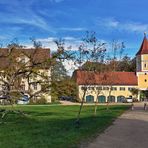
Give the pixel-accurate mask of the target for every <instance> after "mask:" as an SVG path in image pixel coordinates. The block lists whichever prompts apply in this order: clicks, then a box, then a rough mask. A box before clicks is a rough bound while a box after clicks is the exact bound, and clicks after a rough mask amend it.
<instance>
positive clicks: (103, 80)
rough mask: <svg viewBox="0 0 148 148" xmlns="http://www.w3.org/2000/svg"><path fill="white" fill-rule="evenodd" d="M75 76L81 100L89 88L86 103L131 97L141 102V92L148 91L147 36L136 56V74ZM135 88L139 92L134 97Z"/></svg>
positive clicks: (75, 73)
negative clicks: (132, 90) (85, 89)
mask: <svg viewBox="0 0 148 148" xmlns="http://www.w3.org/2000/svg"><path fill="white" fill-rule="evenodd" d="M73 76H74V77H75V80H76V82H77V84H78V86H79V98H80V99H82V97H83V95H84V90H83V88H84V87H85V88H87V91H86V94H85V101H86V102H94V101H97V102H101V103H102V102H107V101H108V100H109V102H120V101H121V100H122V98H126V97H130V96H132V97H133V98H134V97H135V98H136V99H138V100H140V92H141V91H148V40H147V38H146V35H145V36H144V39H143V42H142V44H141V47H140V49H139V51H138V52H137V54H136V71H135V72H108V73H107V74H105V73H97V72H92V71H82V70H77V71H75V72H74V75H73ZM133 88H136V89H137V90H138V94H137V95H136V96H133V94H132V93H131V91H130V89H133ZM98 89H99V91H98ZM147 97H148V96H147Z"/></svg>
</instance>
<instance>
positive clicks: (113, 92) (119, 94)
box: [79, 85, 137, 102]
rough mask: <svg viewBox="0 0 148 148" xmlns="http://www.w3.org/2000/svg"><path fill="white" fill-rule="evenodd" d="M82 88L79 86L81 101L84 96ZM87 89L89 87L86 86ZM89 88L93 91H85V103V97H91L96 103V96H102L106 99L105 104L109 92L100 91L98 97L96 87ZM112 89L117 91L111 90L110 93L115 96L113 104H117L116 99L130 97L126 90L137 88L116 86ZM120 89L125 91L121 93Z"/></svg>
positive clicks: (130, 94)
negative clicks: (122, 88)
mask: <svg viewBox="0 0 148 148" xmlns="http://www.w3.org/2000/svg"><path fill="white" fill-rule="evenodd" d="M82 87H83V86H79V98H80V99H81V100H82V97H83V94H84V91H83V90H82ZM85 87H86V86H85ZM88 87H90V86H88ZM91 87H94V90H88V89H87V92H86V95H85V101H86V96H88V95H92V96H94V101H95V102H98V100H97V98H98V97H97V96H101V95H103V96H105V97H106V102H107V97H108V96H109V93H110V92H109V90H101V91H100V93H99V95H98V91H97V90H96V87H98V86H91ZM103 87H110V86H103ZM112 87H116V88H117V90H112V91H111V93H110V95H112V96H115V102H117V97H118V96H124V97H129V96H132V93H131V92H130V91H129V90H128V88H137V86H123V85H121V86H119V85H118V86H112ZM120 87H124V88H125V90H122V91H121V90H120ZM133 97H135V96H133Z"/></svg>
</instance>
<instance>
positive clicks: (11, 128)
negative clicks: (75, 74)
mask: <svg viewBox="0 0 148 148" xmlns="http://www.w3.org/2000/svg"><path fill="white" fill-rule="evenodd" d="M0 108H1V107H0ZM16 108H17V109H20V110H23V111H25V113H27V114H28V116H27V117H20V116H18V115H16V114H9V115H8V116H7V118H6V121H7V122H6V123H4V124H0V148H68V147H72V148H74V147H78V145H79V143H80V142H85V141H88V138H89V139H91V138H92V137H94V136H96V135H97V134H98V133H100V132H103V130H104V129H105V128H106V127H108V126H109V125H111V124H112V122H113V121H114V119H115V118H116V117H117V116H119V115H120V114H121V113H123V111H125V110H126V109H128V108H129V107H128V106H125V105H124V106H111V107H110V109H111V111H106V108H105V106H99V107H98V108H99V109H98V112H97V116H96V117H94V116H93V111H94V107H93V106H84V108H83V110H82V114H81V122H80V128H76V127H75V126H74V121H75V119H76V115H77V112H78V109H79V106H61V105H57V106H17V107H16Z"/></svg>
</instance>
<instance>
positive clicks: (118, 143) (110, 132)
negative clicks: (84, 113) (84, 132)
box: [81, 103, 148, 148]
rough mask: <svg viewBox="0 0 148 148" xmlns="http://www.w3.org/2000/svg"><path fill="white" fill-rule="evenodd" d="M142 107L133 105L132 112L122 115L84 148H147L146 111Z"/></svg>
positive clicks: (147, 121)
mask: <svg viewBox="0 0 148 148" xmlns="http://www.w3.org/2000/svg"><path fill="white" fill-rule="evenodd" d="M143 105H144V103H137V104H134V106H135V107H134V110H133V111H127V112H125V113H124V114H122V115H121V116H120V117H119V118H118V119H117V120H116V121H115V122H114V124H113V125H112V126H110V127H109V128H107V129H106V130H105V132H104V133H103V134H101V135H99V136H98V137H97V138H96V139H95V140H94V141H92V143H90V144H89V145H88V146H85V148H148V111H144V110H143ZM83 147H84V145H83V146H81V148H83Z"/></svg>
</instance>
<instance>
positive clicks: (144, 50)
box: [136, 35, 148, 55]
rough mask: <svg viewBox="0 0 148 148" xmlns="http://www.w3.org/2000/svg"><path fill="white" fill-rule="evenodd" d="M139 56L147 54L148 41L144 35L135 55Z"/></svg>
mask: <svg viewBox="0 0 148 148" xmlns="http://www.w3.org/2000/svg"><path fill="white" fill-rule="evenodd" d="M141 54H148V40H147V38H146V35H145V37H144V39H143V42H142V44H141V47H140V49H139V51H138V52H137V54H136V55H141Z"/></svg>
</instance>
